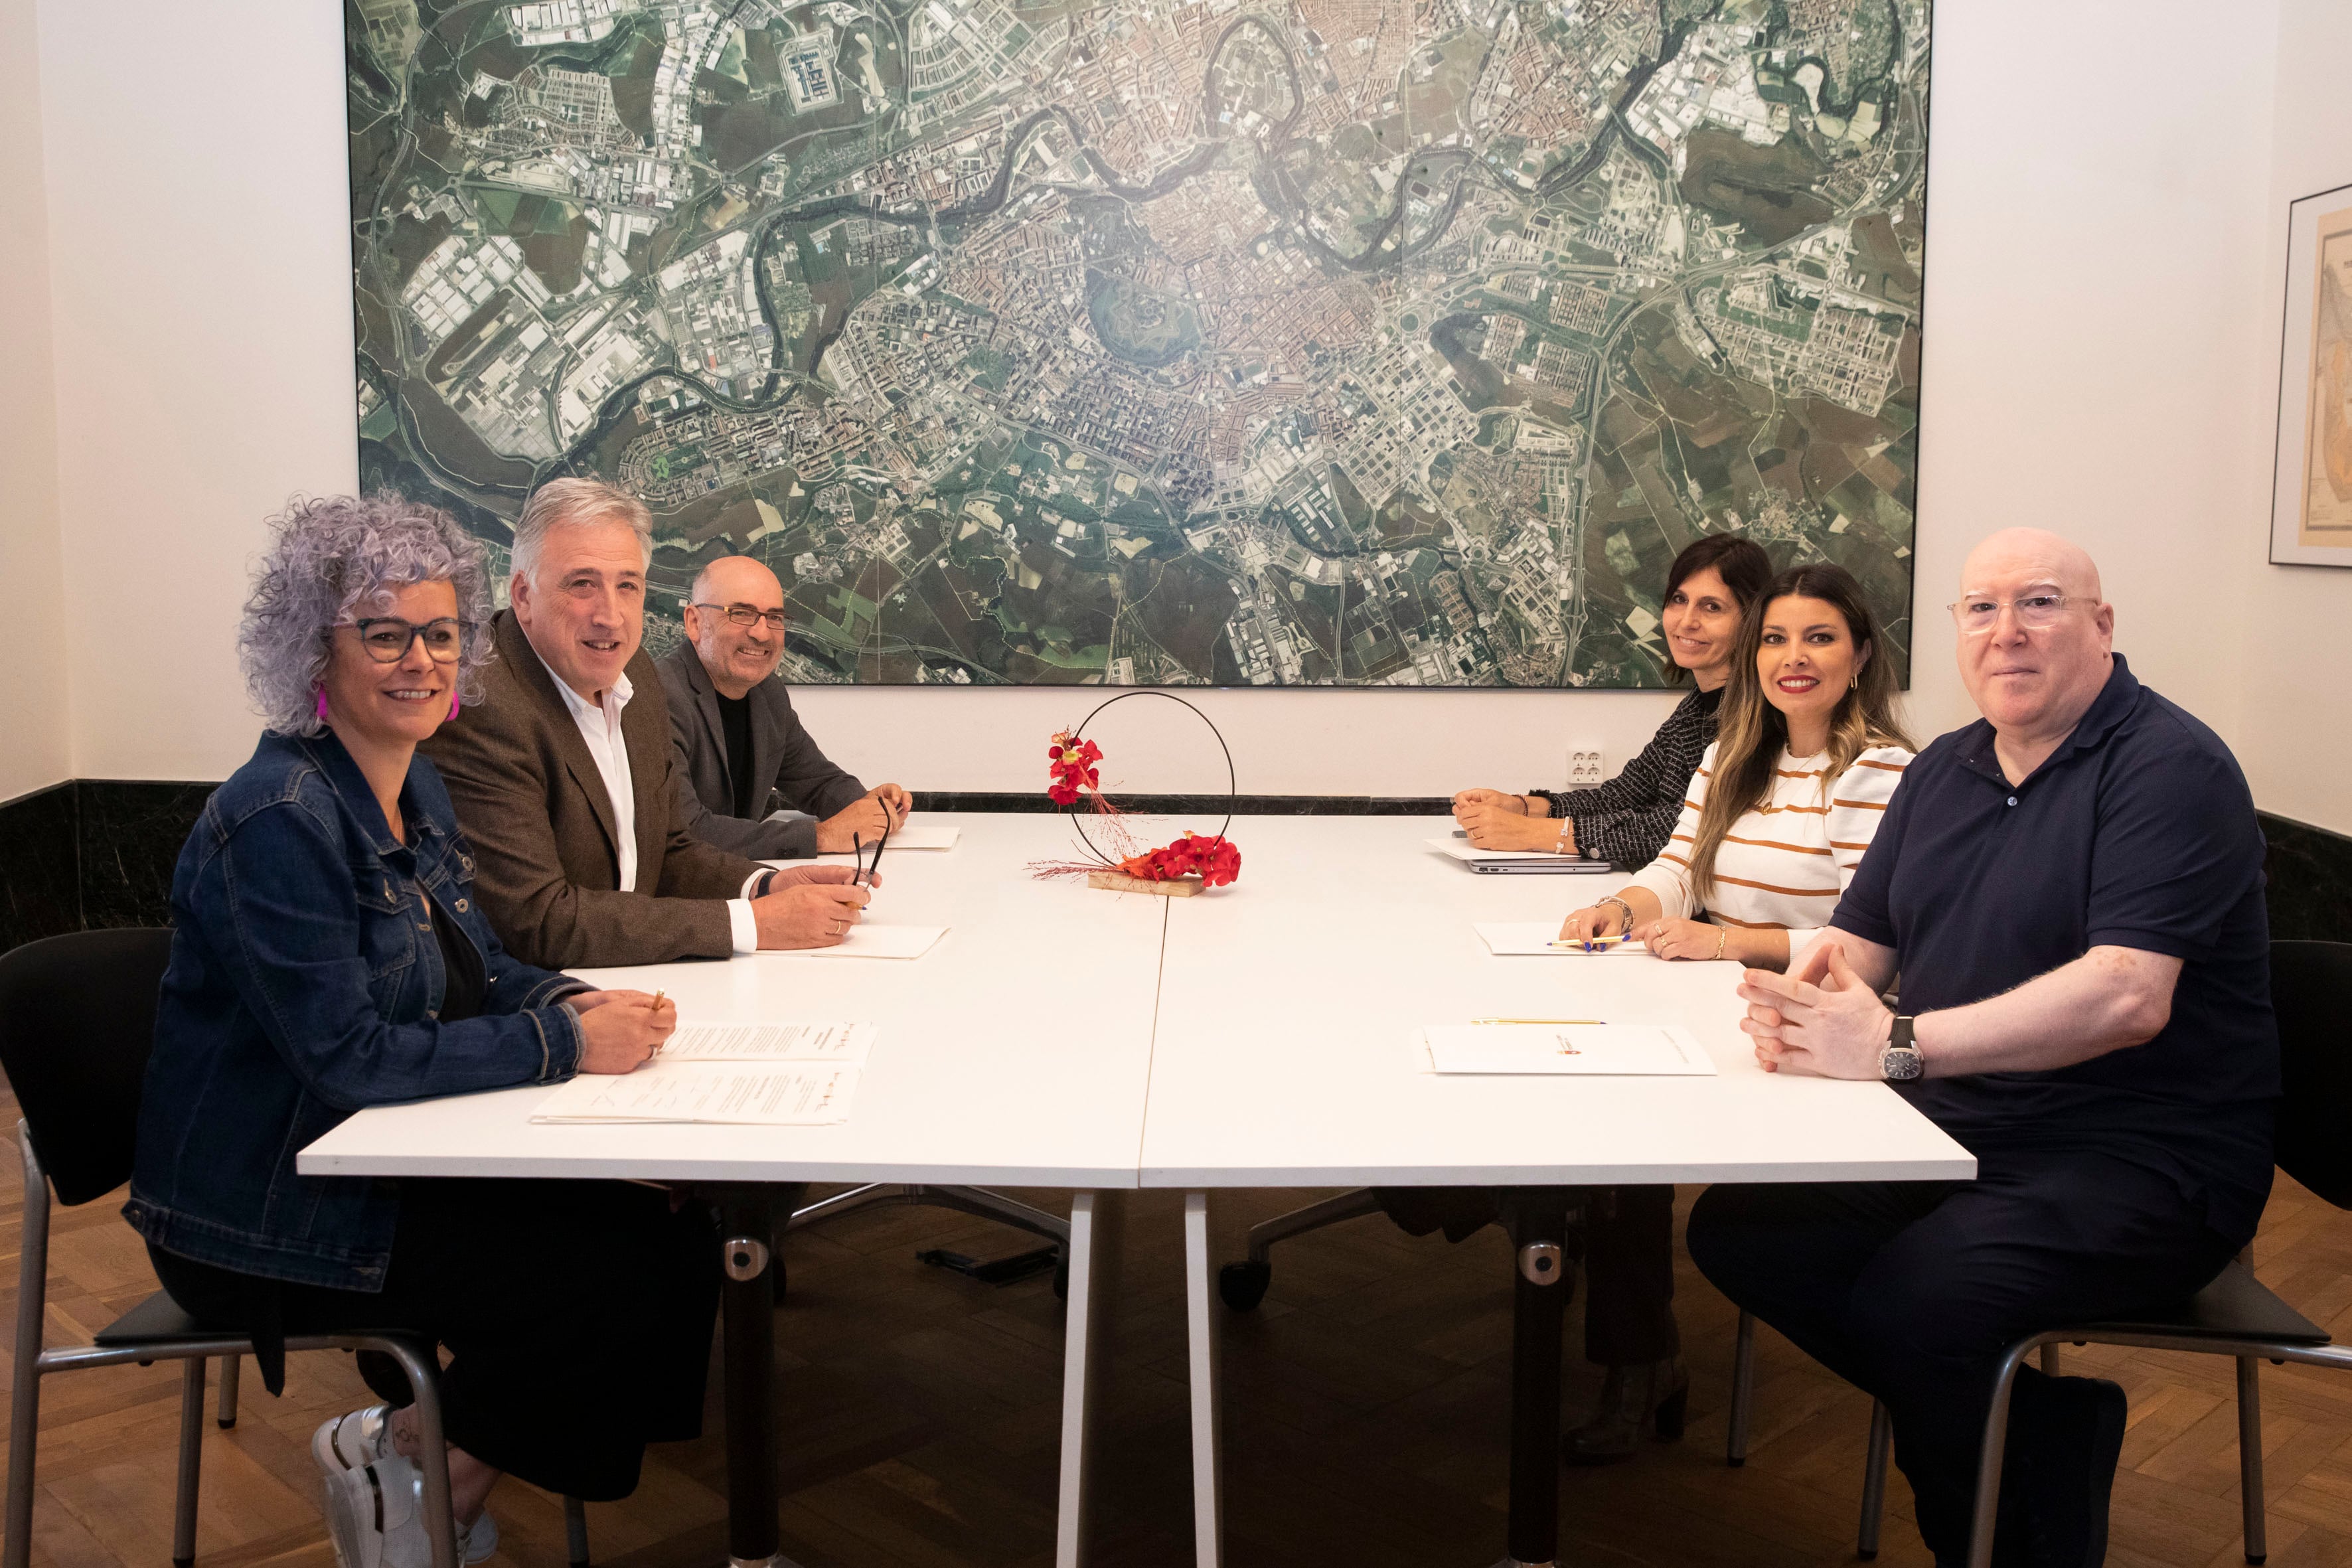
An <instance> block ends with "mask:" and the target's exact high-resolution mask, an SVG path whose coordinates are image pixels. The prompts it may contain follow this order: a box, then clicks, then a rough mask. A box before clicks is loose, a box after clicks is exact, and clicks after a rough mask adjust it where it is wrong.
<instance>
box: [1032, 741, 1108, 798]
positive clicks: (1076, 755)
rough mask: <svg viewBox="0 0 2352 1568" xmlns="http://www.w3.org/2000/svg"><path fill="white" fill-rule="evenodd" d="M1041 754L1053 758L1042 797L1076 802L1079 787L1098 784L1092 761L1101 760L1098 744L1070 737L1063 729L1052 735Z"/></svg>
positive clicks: (1100, 778) (1096, 786)
mask: <svg viewBox="0 0 2352 1568" xmlns="http://www.w3.org/2000/svg"><path fill="white" fill-rule="evenodd" d="M1045 755H1046V756H1048V757H1050V758H1051V759H1053V766H1052V767H1051V768H1049V769H1047V770H1046V771H1047V772H1048V773H1051V774H1052V775H1053V778H1054V783H1053V785H1052V787H1051V788H1049V789H1047V790H1046V791H1045V798H1046V799H1048V800H1050V801H1052V802H1053V803H1054V804H1055V805H1076V804H1077V803H1078V792H1079V791H1080V790H1082V789H1097V788H1099V787H1100V786H1101V784H1102V777H1101V775H1100V774H1099V773H1097V772H1096V770H1095V764H1096V763H1098V762H1101V761H1102V748H1101V747H1100V746H1097V745H1096V744H1095V743H1094V742H1092V741H1078V740H1073V739H1072V738H1071V735H1070V732H1069V731H1067V730H1064V731H1060V732H1058V733H1057V734H1055V737H1054V743H1053V744H1052V745H1050V746H1047V747H1046V748H1045ZM1097 798H1100V797H1097Z"/></svg>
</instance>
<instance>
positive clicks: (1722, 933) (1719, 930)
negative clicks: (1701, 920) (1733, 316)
mask: <svg viewBox="0 0 2352 1568" xmlns="http://www.w3.org/2000/svg"><path fill="white" fill-rule="evenodd" d="M1730 940H1731V928H1730V927H1729V926H1717V927H1716V928H1715V956H1716V957H1717V958H1721V957H1722V956H1723V944H1724V943H1725V942H1728V941H1730Z"/></svg>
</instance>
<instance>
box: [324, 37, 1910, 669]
mask: <svg viewBox="0 0 2352 1568" xmlns="http://www.w3.org/2000/svg"><path fill="white" fill-rule="evenodd" d="M345 11H346V21H347V27H348V31H349V40H348V46H349V47H348V48H347V51H346V54H347V60H348V63H349V88H350V107H351V128H352V140H351V147H352V158H351V167H352V216H353V221H354V228H353V234H354V247H353V256H354V273H353V288H354V291H355V305H356V310H355V320H356V323H357V338H358V388H359V405H360V406H359V416H360V445H361V468H362V480H363V482H365V483H367V484H369V485H371V486H390V487H394V488H396V489H401V490H403V491H404V492H406V493H408V494H410V495H413V496H415V497H418V498H420V499H424V500H432V501H433V502H435V503H436V504H438V505H441V506H443V507H446V508H447V509H448V510H450V511H451V512H453V513H454V514H455V515H457V517H459V518H460V519H461V520H463V521H465V522H466V524H467V526H468V527H469V528H471V529H473V530H474V531H476V532H478V534H479V535H480V536H481V537H482V538H483V539H484V540H485V541H487V542H489V543H490V544H491V545H493V546H494V547H498V548H499V549H503V547H504V546H505V544H506V542H507V541H508V539H509V529H510V526H511V523H512V521H513V519H514V518H515V516H516V515H517V513H518V512H519V511H520V508H521V504H522V500H523V499H524V498H525V497H526V496H527V495H528V494H529V493H530V489H531V487H532V486H534V485H535V484H537V483H540V482H541V481H543V480H545V479H549V478H551V477H554V476H557V475H561V474H593V475H596V476H599V477H602V478H604V479H608V480H610V481H612V482H614V483H615V484H618V485H620V486H622V487H623V488H625V489H628V490H629V491H631V492H632V493H634V494H635V495H637V496H638V497H640V498H641V499H643V500H644V501H645V502H646V505H647V506H648V508H650V509H651V510H652V512H653V514H654V517H655V521H656V542H657V549H656V555H655V562H654V568H653V589H654V592H653V595H652V605H653V609H654V619H653V624H652V626H651V627H650V628H649V632H648V641H649V644H650V645H651V646H653V647H656V648H658V647H662V646H664V645H665V644H666V643H667V642H669V641H672V640H674V639H675V638H676V637H677V605H678V602H679V600H680V598H681V597H682V596H683V595H684V594H685V592H686V590H687V587H688V584H689V583H690V582H691V581H692V579H693V577H694V574H695V573H696V572H697V571H698V568H699V567H700V565H701V564H703V563H707V562H709V561H710V560H712V559H715V558H717V557H719V556H721V555H726V554H739V553H740V554H748V555H751V556H755V557H757V558H759V559H760V560H761V561H763V562H765V563H767V564H768V565H769V566H770V567H772V569H773V570H774V571H775V573H776V574H777V576H778V577H779V579H780V580H781V581H782V584H783V585H784V590H785V594H786V596H787V601H788V605H789V609H790V613H791V616H792V627H791V632H790V636H789V640H788V647H787V653H786V656H785V660H784V669H783V674H784V675H785V677H786V679H792V680H803V681H835V682H838V681H856V682H870V683H888V684H912V683H950V684H973V685H1005V684H1017V685H1034V684H1046V683H1059V684H1091V685H1114V686H1124V685H1163V686H1184V685H1211V684H1213V685H1220V686H1432V687H1470V686H1476V687H1501V686H1515V687H1538V688H1559V687H1650V686H1659V685H1663V684H1664V681H1665V673H1666V670H1667V668H1668V664H1667V659H1666V654H1665V650H1664V644H1663V641H1662V638H1661V636H1660V623H1659V616H1660V613H1661V605H1660V598H1661V595H1662V594H1663V591H1664V579H1665V573H1666V567H1667V565H1668V563H1670V562H1671V561H1672V560H1673V558H1674V556H1675V554H1676V552H1679V551H1680V550H1682V549H1683V548H1684V547H1685V546H1686V545H1688V544H1689V543H1691V542H1693V541H1694V540H1696V539H1699V538H1701V537H1704V536H1706V535H1707V534H1711V533H1718V532H1725V531H1733V532H1738V533H1741V534H1744V535H1746V536H1747V537H1749V538H1752V539H1754V540H1756V541H1757V542H1759V543H1761V544H1762V545H1764V546H1765V548H1766V549H1767V550H1768V551H1769V552H1771V553H1772V554H1773V555H1774V557H1775V559H1776V560H1778V561H1779V562H1780V563H1784V564H1793V563H1798V562H1802V561H1819V560H1829V561H1835V562H1837V563H1840V564H1842V565H1843V566H1845V567H1847V568H1848V569H1849V570H1851V571H1852V572H1853V574H1854V575H1855V576H1856V577H1857V578H1858V579H1860V581H1861V582H1862V584H1864V590H1865V592H1866V593H1867V594H1868V595H1870V597H1871V600H1872V602H1873V605H1874V608H1875V610H1876V611H1877V614H1878V616H1879V617H1880V619H1881V622H1882V624H1883V626H1884V627H1885V639H1886V642H1887V644H1888V646H1887V647H1886V648H1885V653H1886V654H1887V655H1888V656H1889V657H1892V658H1895V659H1896V660H1897V662H1898V664H1899V665H1901V666H1903V667H1906V668H1907V665H1908V643H1909V633H1910V625H1911V622H1910V612H1911V575H1912V572H1911V565H1912V542H1913V512H1914V507H1915V491H1916V467H1917V454H1918V419H1919V395H1918V385H1919V359H1920V332H1921V324H1920V295H1921V279H1920V269H1921V265H1922V256H1923V252H1924V247H1925V232H1924V213H1925V205H1924V204H1925V177H1926V160H1927V82H1928V74H1929V72H1928V42H1927V41H1928V30H1929V29H1928V22H1929V15H1928V13H1929V6H1928V5H1927V0H1549V3H1547V4H1536V3H1533V0H1528V3H1525V4H1507V3H1501V4H1462V3H1460V0H1288V3H1286V4H1279V5H1266V6H1263V7H1258V8H1248V7H1244V6H1243V5H1238V4H1235V3H1234V0H1206V3H1201V0H1194V3H1181V4H1174V5H1171V4H1169V3H1168V0H1149V3H1145V0H1112V3H1110V4H1105V5H1091V6H1089V5H1083V4H1065V5H1039V6H1016V5H1008V4H1006V3H1005V0H912V3H906V0H898V3H893V0H823V3H821V4H814V5H788V4H784V3H782V0H642V3H639V0H538V3H535V4H529V5H482V4H453V5H435V4H430V3H426V4H419V3H417V0H346V6H345Z"/></svg>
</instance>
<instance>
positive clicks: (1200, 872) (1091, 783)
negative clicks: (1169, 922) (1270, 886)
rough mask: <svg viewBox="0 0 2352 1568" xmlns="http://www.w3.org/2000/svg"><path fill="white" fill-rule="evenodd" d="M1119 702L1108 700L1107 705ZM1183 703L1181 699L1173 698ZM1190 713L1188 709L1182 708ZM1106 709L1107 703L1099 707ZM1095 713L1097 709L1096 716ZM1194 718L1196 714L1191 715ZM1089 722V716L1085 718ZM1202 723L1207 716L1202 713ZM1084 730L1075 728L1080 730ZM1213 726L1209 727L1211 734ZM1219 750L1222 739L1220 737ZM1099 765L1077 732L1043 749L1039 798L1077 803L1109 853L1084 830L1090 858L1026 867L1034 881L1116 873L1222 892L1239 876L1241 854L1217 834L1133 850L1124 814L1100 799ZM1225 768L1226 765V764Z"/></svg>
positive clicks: (1097, 752) (1095, 751)
mask: <svg viewBox="0 0 2352 1568" xmlns="http://www.w3.org/2000/svg"><path fill="white" fill-rule="evenodd" d="M1129 695H1132V696H1164V695H1166V694H1165V693H1161V692H1134V693H1130V694H1129ZM1118 700H1119V699H1118V698H1113V699H1112V701H1118ZM1174 700H1176V701H1180V702H1181V701H1183V699H1181V698H1177V699H1174ZM1184 705H1185V706H1186V707H1188V708H1191V707H1192V704H1191V703H1189V702H1187V703H1185V704H1184ZM1105 706H1106V707H1107V706H1108V703H1107V704H1105ZM1099 711H1100V710H1099V709H1097V712H1099ZM1193 711H1194V712H1195V713H1199V712H1200V710H1199V709H1197V708H1195V709H1193ZM1088 717H1089V718H1091V717H1092V715H1089V716H1088ZM1202 721H1203V722H1206V721H1207V715H1205V714H1202ZM1083 728H1084V726H1083V725H1081V726H1079V729H1083ZM1215 729H1216V726H1214V725H1213V724H1212V725H1210V730H1211V732H1212V733H1213V732H1214V731H1215ZM1219 743H1220V745H1222V744H1223V739H1222V737H1220V742H1219ZM1102 760H1103V751H1102V748H1101V747H1100V746H1098V745H1097V744H1096V743H1095V742H1092V741H1089V740H1087V739H1086V738H1085V737H1084V736H1082V735H1081V734H1080V733H1079V732H1078V730H1060V731H1055V735H1054V738H1053V741H1052V742H1050V743H1049V744H1048V745H1047V746H1046V748H1045V762H1046V766H1045V774H1046V778H1047V779H1048V781H1049V782H1048V784H1046V787H1045V796H1046V798H1047V799H1048V800H1051V801H1052V802H1053V803H1054V804H1055V805H1077V804H1078V802H1079V800H1080V799H1081V798H1083V799H1084V800H1085V801H1086V802H1087V810H1088V811H1089V812H1090V814H1091V815H1092V816H1094V817H1095V818H1096V820H1097V823H1098V825H1099V826H1102V828H1103V829H1104V830H1105V831H1106V834H1107V837H1108V842H1109V843H1110V844H1111V846H1112V848H1113V850H1114V851H1116V853H1115V854H1106V853H1105V852H1103V851H1102V850H1100V849H1097V848H1096V847H1095V844H1094V841H1093V840H1092V839H1090V838H1087V834H1086V829H1085V828H1084V827H1080V828H1079V829H1078V837H1079V838H1080V839H1081V840H1083V841H1084V842H1085V843H1086V846H1087V849H1088V850H1089V851H1090V852H1091V853H1092V854H1093V855H1094V857H1095V858H1094V860H1093V861H1092V862H1091V863H1089V862H1087V861H1058V860H1057V861H1038V862H1036V863H1034V864H1033V865H1032V866H1031V867H1030V870H1031V872H1032V873H1033V874H1034V875H1036V876H1039V877H1075V876H1081V875H1085V874H1087V873H1090V872H1095V871H1117V872H1119V873H1120V874H1122V875H1124V876H1129V877H1133V878H1135V879H1137V880H1139V881H1145V882H1174V881H1180V880H1182V879H1186V878H1197V879H1199V881H1200V883H1201V885H1202V887H1203V888H1222V887H1224V886H1226V885H1227V884H1229V883H1231V882H1233V881H1234V879H1237V878H1239V877H1240V876H1241V874H1242V852H1241V850H1240V849H1239V848H1238V847H1235V846H1234V842H1233V841H1232V840H1231V839H1229V838H1227V837H1225V836H1224V833H1223V830H1222V829H1221V830H1220V831H1219V832H1217V833H1216V834H1215V835H1214V836H1203V835H1202V834H1198V833H1191V832H1187V833H1186V834H1184V836H1183V837H1181V838H1178V839H1176V840H1175V841H1174V842H1173V843H1171V844H1164V845H1162V846H1160V847H1159V848H1157V849H1146V850H1140V851H1139V850H1138V849H1137V848H1136V847H1135V838H1134V835H1133V834H1131V833H1130V832H1129V830H1128V827H1127V825H1126V823H1125V822H1124V821H1122V820H1121V818H1123V817H1124V816H1126V815H1127V814H1126V813H1125V812H1123V811H1121V810H1120V809H1119V808H1118V806H1116V805H1112V804H1111V803H1110V801H1109V800H1108V799H1106V798H1105V797H1104V795H1103V794H1102V772H1101V770H1100V769H1099V768H1098V767H1097V766H1096V764H1097V763H1100V762H1101V761H1102ZM1229 765H1230V762H1229Z"/></svg>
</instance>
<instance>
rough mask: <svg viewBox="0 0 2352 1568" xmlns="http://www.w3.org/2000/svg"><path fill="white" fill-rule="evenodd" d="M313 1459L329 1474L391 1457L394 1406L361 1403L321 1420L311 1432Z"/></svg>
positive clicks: (320, 1469) (311, 1453)
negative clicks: (354, 1408)
mask: <svg viewBox="0 0 2352 1568" xmlns="http://www.w3.org/2000/svg"><path fill="white" fill-rule="evenodd" d="M310 1458H313V1459H315V1460H317V1461H318V1464H319V1473H320V1474H321V1475H328V1476H331V1475H333V1474H334V1473H335V1472H336V1471H338V1470H357V1469H363V1468H366V1467H367V1466H369V1465H373V1464H374V1463H375V1462H376V1461H377V1460H378V1459H388V1458H392V1406H391V1405H361V1406H360V1407H359V1408H358V1409H357V1410H352V1411H347V1412H345V1413H344V1414H343V1415H338V1416H336V1417H335V1418H334V1419H333V1420H331V1421H323V1422H320V1425H319V1429H318V1430H317V1431H316V1432H313V1433H311V1434H310Z"/></svg>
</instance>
